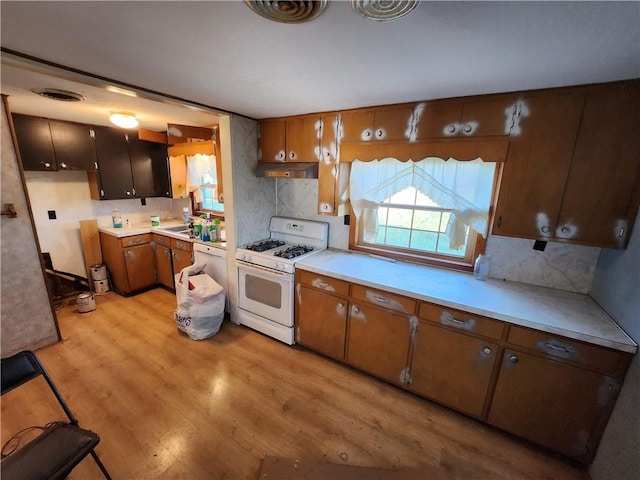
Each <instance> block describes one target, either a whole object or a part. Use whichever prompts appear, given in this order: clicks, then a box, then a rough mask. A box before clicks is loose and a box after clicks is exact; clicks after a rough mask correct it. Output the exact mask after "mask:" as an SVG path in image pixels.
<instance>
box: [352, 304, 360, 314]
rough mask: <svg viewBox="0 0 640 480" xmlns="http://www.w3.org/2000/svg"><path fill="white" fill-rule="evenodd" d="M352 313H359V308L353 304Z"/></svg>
mask: <svg viewBox="0 0 640 480" xmlns="http://www.w3.org/2000/svg"><path fill="white" fill-rule="evenodd" d="M353 313H360V309H359V308H358V307H356V306H355V305H354V306H353Z"/></svg>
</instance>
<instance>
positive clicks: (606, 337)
mask: <svg viewBox="0 0 640 480" xmlns="http://www.w3.org/2000/svg"><path fill="white" fill-rule="evenodd" d="M296 269H302V270H308V271H310V272H314V273H318V274H322V275H327V276H331V277H334V278H338V279H341V280H346V281H350V282H355V283H359V284H361V285H366V286H369V287H372V288H378V289H381V290H385V291H388V292H393V293H397V294H400V295H405V296H409V297H413V298H417V299H419V300H424V301H427V302H432V303H436V304H438V305H442V306H445V307H450V308H457V309H460V310H465V311H467V312H470V313H475V314H477V315H484V316H487V317H491V318H495V319H497V320H503V321H505V322H509V323H512V324H515V325H521V326H523V327H531V328H535V329H537V330H542V331H545V332H548V333H554V334H558V335H562V336H565V337H568V338H573V339H576V340H583V341H585V342H589V343H593V344H596V345H601V346H604V347H609V348H613V349H616V350H620V351H624V352H629V353H636V351H637V348H638V346H637V345H636V343H635V342H634V341H633V340H632V339H631V338H630V337H629V336H628V335H627V334H626V333H625V332H624V331H623V330H622V329H621V328H620V327H619V326H618V325H617V324H616V323H615V322H614V321H613V320H612V319H611V317H609V316H608V315H607V314H606V313H605V312H604V311H603V310H602V309H601V308H600V307H599V306H598V304H596V303H595V302H594V301H593V299H592V298H591V297H589V296H588V295H583V294H579V293H573V292H566V291H563V290H555V289H551V288H545V287H538V286H535V285H528V284H524V283H517V282H509V281H502V280H492V279H490V280H487V281H479V280H476V279H475V278H474V277H473V275H472V274H470V273H465V272H458V271H453V270H447V269H443V268H434V267H428V266H422V265H417V264H413V263H408V262H400V261H398V262H391V261H386V260H383V259H381V258H376V257H372V256H370V255H366V254H360V253H356V252H349V251H345V250H335V249H328V250H324V251H321V252H318V253H314V254H313V255H310V256H308V257H306V258H304V259H301V260H299V261H298V262H296Z"/></svg>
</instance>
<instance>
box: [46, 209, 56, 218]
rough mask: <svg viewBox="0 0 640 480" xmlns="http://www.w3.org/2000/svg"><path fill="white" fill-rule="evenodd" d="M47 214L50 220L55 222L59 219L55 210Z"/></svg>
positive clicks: (48, 211)
mask: <svg viewBox="0 0 640 480" xmlns="http://www.w3.org/2000/svg"><path fill="white" fill-rule="evenodd" d="M47 214H48V215H49V220H55V219H56V218H57V217H56V211H55V210H47Z"/></svg>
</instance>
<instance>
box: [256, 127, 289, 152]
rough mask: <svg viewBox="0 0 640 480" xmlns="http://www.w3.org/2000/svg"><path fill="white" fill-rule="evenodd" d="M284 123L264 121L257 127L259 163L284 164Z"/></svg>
mask: <svg viewBox="0 0 640 480" xmlns="http://www.w3.org/2000/svg"><path fill="white" fill-rule="evenodd" d="M285 134H286V122H285V121H284V120H264V121H262V122H260V125H259V135H258V160H259V161H260V162H284V161H285V157H286V144H285V140H286V138H285Z"/></svg>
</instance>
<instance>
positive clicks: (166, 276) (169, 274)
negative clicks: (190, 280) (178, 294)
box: [156, 243, 173, 288]
mask: <svg viewBox="0 0 640 480" xmlns="http://www.w3.org/2000/svg"><path fill="white" fill-rule="evenodd" d="M156 271H157V272H158V283H160V284H161V285H164V286H165V287H169V288H173V270H172V260H171V249H170V248H168V247H165V246H164V245H158V244H157V243H156Z"/></svg>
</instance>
